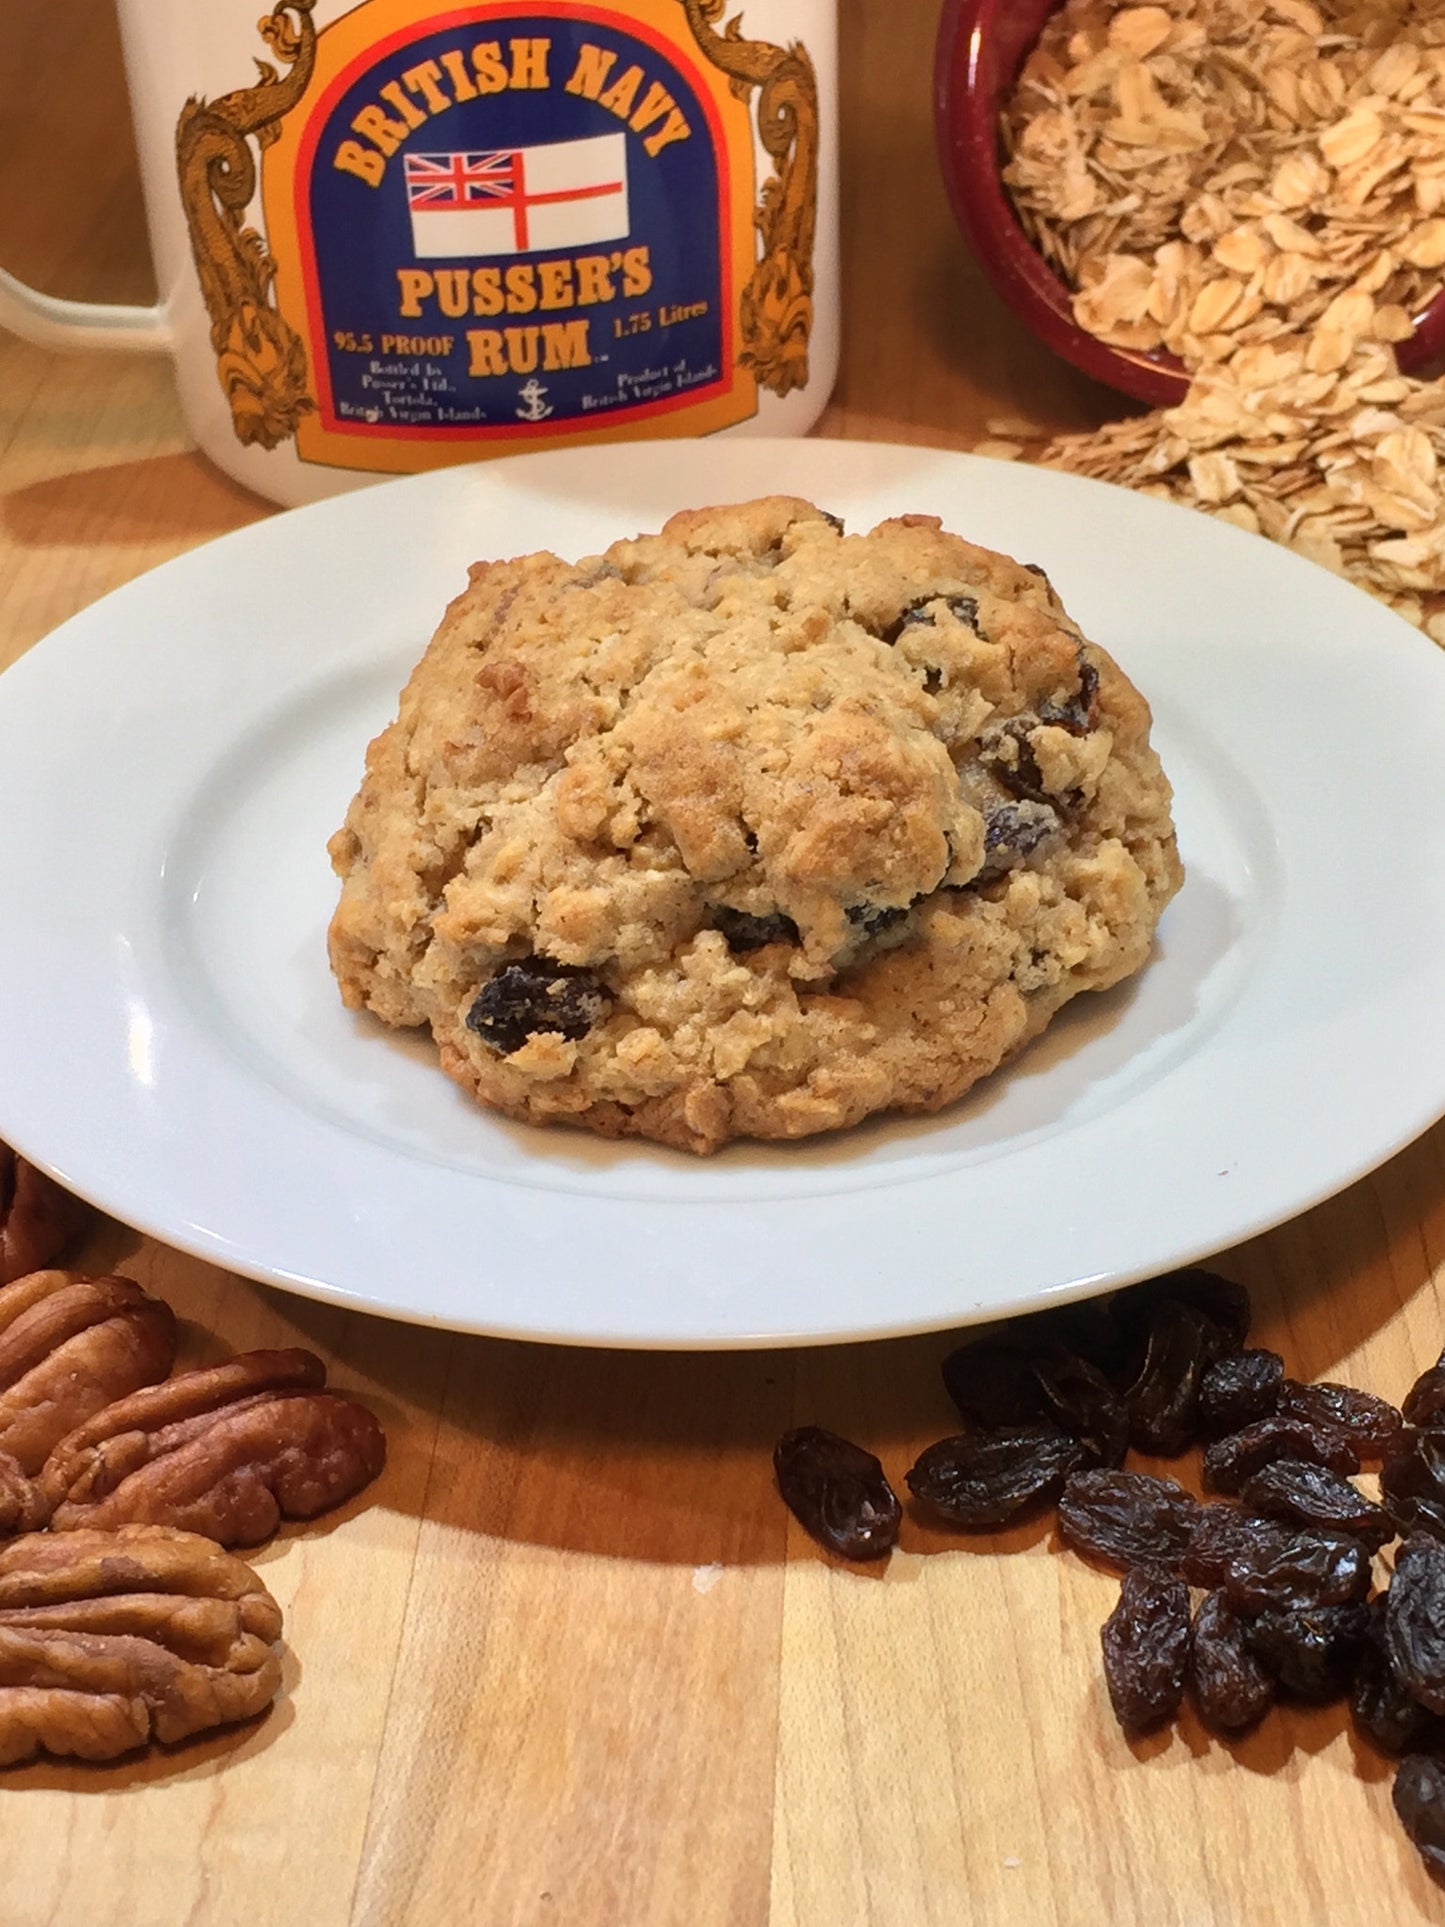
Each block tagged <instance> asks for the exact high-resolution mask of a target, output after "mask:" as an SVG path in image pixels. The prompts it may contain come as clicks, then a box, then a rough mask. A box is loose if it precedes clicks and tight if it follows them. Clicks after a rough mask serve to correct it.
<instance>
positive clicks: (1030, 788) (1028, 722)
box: [978, 716, 1049, 803]
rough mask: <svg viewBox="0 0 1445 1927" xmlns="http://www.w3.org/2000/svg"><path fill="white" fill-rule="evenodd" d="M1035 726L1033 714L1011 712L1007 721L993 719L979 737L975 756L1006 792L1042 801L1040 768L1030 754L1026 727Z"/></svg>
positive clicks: (1042, 784) (1033, 727)
mask: <svg viewBox="0 0 1445 1927" xmlns="http://www.w3.org/2000/svg"><path fill="white" fill-rule="evenodd" d="M1037 726H1038V718H1037V717H1036V716H1012V717H1010V718H1009V720H1008V721H1007V722H1003V723H993V724H990V726H989V727H988V728H987V729H986V730H984V732H983V733H982V735H981V736H980V737H979V742H978V753H979V757H980V759H981V760H982V762H983V763H984V765H985V766H986V767H987V769H988V772H989V774H990V775H991V776H992V777H993V778H994V780H995V781H996V782H997V783H999V784H1000V785H1001V786H1002V787H1003V788H1004V789H1006V790H1007V791H1008V792H1009V794H1010V796H1017V797H1022V798H1025V799H1026V800H1027V801H1028V802H1030V803H1046V802H1047V801H1048V800H1049V799H1048V792H1047V791H1046V789H1045V787H1044V777H1043V771H1042V770H1041V769H1040V768H1039V765H1038V758H1037V757H1036V756H1035V755H1034V750H1033V744H1032V743H1030V741H1029V731H1030V730H1031V729H1035V728H1037Z"/></svg>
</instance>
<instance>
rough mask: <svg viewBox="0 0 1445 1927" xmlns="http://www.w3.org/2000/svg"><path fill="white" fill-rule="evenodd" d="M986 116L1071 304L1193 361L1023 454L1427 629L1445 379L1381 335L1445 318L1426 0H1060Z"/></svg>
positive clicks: (1440, 539) (1440, 66)
mask: <svg viewBox="0 0 1445 1927" xmlns="http://www.w3.org/2000/svg"><path fill="white" fill-rule="evenodd" d="M1001 135H1002V145H1003V151H1004V155H1005V161H1004V167H1003V178H1004V182H1005V185H1006V187H1007V189H1008V191H1009V193H1010V194H1011V196H1012V198H1013V201H1014V205H1015V207H1016V209H1017V211H1018V214H1019V218H1020V221H1021V222H1022V223H1023V225H1024V227H1025V229H1026V231H1027V232H1028V234H1029V236H1030V238H1031V239H1032V241H1033V242H1034V245H1035V246H1036V247H1037V248H1038V250H1039V252H1040V253H1041V255H1042V256H1043V257H1044V258H1045V260H1047V261H1048V262H1049V264H1050V266H1051V267H1053V268H1054V270H1055V271H1056V272H1057V273H1058V274H1060V275H1061V276H1062V277H1063V278H1064V279H1065V280H1066V281H1067V283H1068V284H1069V285H1070V286H1071V287H1072V288H1073V289H1074V313H1075V317H1076V319H1077V320H1078V322H1079V323H1080V325H1081V326H1083V327H1085V328H1087V329H1088V330H1089V332H1090V333H1091V334H1093V335H1095V336H1096V337H1097V338H1098V339H1100V340H1102V341H1106V342H1109V343H1111V344H1114V345H1117V346H1120V347H1126V348H1131V349H1135V350H1139V351H1144V352H1157V351H1163V352H1166V353H1169V354H1172V355H1173V356H1175V357H1177V359H1178V361H1179V362H1180V363H1181V364H1182V366H1183V368H1184V369H1185V371H1186V373H1187V374H1188V376H1189V388H1188V392H1187V393H1186V395H1185V396H1184V399H1183V400H1182V401H1181V402H1180V403H1179V404H1178V405H1177V406H1174V407H1171V408H1164V409H1156V410H1154V411H1152V412H1151V413H1149V414H1146V415H1141V416H1136V417H1133V418H1131V419H1129V420H1126V421H1122V422H1115V423H1110V424H1107V425H1106V426H1105V427H1103V428H1101V429H1099V430H1098V431H1096V432H1094V433H1090V434H1084V435H1067V436H1060V437H1057V438H1055V439H1054V440H1053V441H1051V442H1048V443H1047V444H1046V445H1043V446H1037V445H1035V446H1034V447H1033V449H1032V450H1031V452H1032V453H1033V454H1034V456H1035V458H1036V459H1038V460H1040V461H1042V462H1043V463H1045V464H1046V465H1048V466H1051V467H1057V468H1065V469H1069V470H1072V471H1074V472H1076V473H1080V474H1086V475H1092V476H1096V477H1099V478H1101V479H1103V480H1107V481H1113V482H1119V483H1123V484H1126V485H1128V486H1131V487H1134V488H1139V489H1142V490H1144V491H1145V492H1147V493H1150V494H1154V495H1160V496H1165V497H1168V498H1170V499H1173V500H1175V501H1181V502H1185V503H1188V504H1190V505H1192V506H1194V507H1197V508H1202V509H1205V510H1207V511H1208V512H1210V513H1212V514H1215V515H1218V516H1220V517H1222V518H1223V519H1225V520H1227V521H1231V522H1234V523H1236V524H1237V525H1238V526H1240V527H1242V528H1245V529H1249V530H1251V531H1253V532H1257V533H1261V534H1264V535H1267V536H1269V537H1271V538H1272V539H1273V540H1275V541H1278V542H1282V543H1284V544H1285V545H1286V546H1288V547H1290V548H1293V549H1296V550H1298V551H1299V552H1300V553H1302V554H1304V555H1307V556H1309V557H1310V558H1311V559H1313V560H1315V561H1318V562H1321V563H1323V564H1324V565H1325V566H1326V567H1328V568H1331V569H1334V570H1335V571H1337V572H1338V573H1341V574H1344V575H1346V576H1348V577H1349V578H1350V579H1351V580H1353V581H1355V582H1356V583H1358V584H1359V586H1361V587H1362V588H1365V589H1367V590H1369V591H1370V592H1371V593H1373V594H1375V595H1376V596H1378V597H1380V598H1381V599H1382V600H1384V601H1386V602H1387V603H1389V604H1390V605H1391V606H1392V607H1394V608H1395V609H1397V610H1398V611H1399V612H1400V613H1401V614H1402V615H1404V616H1406V617H1407V618H1408V619H1409V620H1411V621H1413V622H1415V623H1417V624H1419V625H1420V626H1422V627H1423V628H1425V629H1426V630H1428V632H1429V633H1430V634H1431V635H1432V636H1433V637H1434V639H1435V640H1436V641H1437V642H1441V643H1445V511H1442V506H1441V502H1440V495H1439V485H1438V476H1437V470H1438V468H1439V465H1440V462H1441V460H1442V459H1445V385H1442V384H1441V383H1440V382H1437V381H1431V380H1424V379H1421V378H1419V377H1416V376H1414V375H1410V374H1406V373H1404V372H1403V371H1402V369H1401V367H1400V364H1399V361H1398V360H1397V357H1396V352H1395V350H1396V345H1397V344H1402V343H1409V344H1410V345H1411V347H1412V348H1413V349H1414V350H1415V351H1416V352H1417V353H1418V351H1419V347H1420V343H1421V341H1422V339H1424V340H1428V339H1429V338H1430V336H1431V332H1432V328H1433V327H1435V326H1439V325H1440V322H1441V320H1442V319H1445V316H1437V315H1435V314H1434V313H1433V312H1431V304H1432V303H1433V302H1434V301H1435V298H1436V296H1437V295H1438V294H1439V293H1440V290H1441V286H1442V283H1445V8H1441V7H1439V6H1437V5H1425V4H1416V3H1412V0H1319V3H1318V4H1315V0H1267V4H1260V0H1165V3H1164V4H1161V5H1148V6H1119V5H1115V4H1110V0H1067V4H1066V5H1064V6H1063V7H1061V8H1060V9H1059V10H1058V11H1057V12H1056V13H1055V14H1054V15H1052V16H1051V18H1050V19H1049V20H1048V22H1047V23H1046V25H1045V27H1044V30H1043V32H1042V34H1041V35H1040V37H1039V40H1038V42H1037V43H1036V45H1035V47H1034V48H1033V50H1032V51H1031V53H1030V54H1029V56H1028V58H1027V59H1026V60H1025V62H1024V65H1023V68H1022V70H1021V72H1020V74H1019V77H1018V80H1017V83H1016V85H1015V87H1014V90H1013V93H1012V95H1011V96H1010V98H1009V99H1008V101H1007V103H1006V106H1005V109H1004V112H1003V116H1002V127H1001ZM1441 306H1442V308H1445V304H1441ZM1422 316H1425V317H1426V319H1425V321H1424V323H1423V325H1422V324H1421V319H1420V318H1421V317H1422ZM1015 438H1016V439H1018V438H1017V431H1016V428H1015ZM1040 439H1042V438H1040ZM995 446H996V445H995ZM998 452H1003V451H1002V450H999V451H998Z"/></svg>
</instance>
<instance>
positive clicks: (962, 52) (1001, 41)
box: [934, 0, 1445, 406]
mask: <svg viewBox="0 0 1445 1927" xmlns="http://www.w3.org/2000/svg"><path fill="white" fill-rule="evenodd" d="M1059 4H1060V0H944V8H943V18H942V21H941V22H940V25H939V30H938V46H937V52H936V56H935V62H934V129H935V132H936V134H937V138H938V157H939V161H940V163H941V165H942V168H943V178H944V183H945V185H946V186H947V188H948V197H949V200H950V201H951V202H952V204H953V212H954V216H955V218H956V219H957V221H958V225H959V226H960V228H962V230H963V232H964V234H965V236H966V237H967V238H968V240H969V241H970V242H971V244H972V246H973V249H974V252H975V254H976V255H977V256H978V258H979V261H980V262H981V263H982V265H983V268H984V272H985V273H986V274H987V275H988V277H989V279H990V281H992V283H993V285H994V286H995V288H997V289H998V291H999V293H1000V294H1001V295H1002V296H1003V298H1004V300H1005V301H1006V302H1007V303H1008V304H1009V306H1010V307H1011V308H1012V309H1013V311H1014V313H1015V314H1016V315H1018V317H1019V319H1020V320H1021V321H1023V322H1025V323H1027V325H1028V326H1029V327H1030V328H1031V329H1032V330H1033V332H1034V333H1035V334H1036V335H1038V336H1039V337H1040V339H1041V340H1043V341H1045V342H1047V344H1048V345H1049V347H1050V348H1052V349H1053V350H1054V351H1055V353H1056V354H1059V355H1062V356H1063V358H1064V360H1065V361H1068V362H1072V363H1073V365H1074V367H1076V368H1081V369H1082V370H1083V371H1084V373H1085V374H1086V375H1092V376H1093V377H1094V379H1095V380H1096V381H1102V382H1106V383H1107V384H1108V385H1109V387H1111V388H1117V389H1120V390H1122V392H1123V393H1124V394H1126V395H1133V396H1135V397H1137V399H1138V400H1140V401H1147V402H1152V403H1154V404H1155V405H1156V406H1159V405H1163V406H1169V405H1172V404H1173V403H1175V402H1179V401H1182V400H1183V399H1184V393H1185V390H1186V388H1187V387H1188V385H1189V383H1188V377H1187V376H1186V374H1185V372H1184V369H1183V366H1182V364H1181V363H1180V362H1179V361H1178V360H1177V358H1176V357H1175V356H1173V355H1171V354H1167V353H1165V352H1164V351H1163V350H1162V349H1160V350H1156V351H1154V352H1152V353H1148V354H1146V353H1143V352H1141V351H1139V350H1137V349H1133V348H1113V347H1110V346H1108V345H1107V344H1106V343H1104V342H1102V341H1099V340H1097V339H1096V338H1095V336H1093V335H1091V334H1090V333H1089V332H1088V331H1087V330H1086V329H1084V328H1081V327H1080V326H1079V324H1078V323H1077V322H1076V321H1075V320H1074V315H1073V299H1072V296H1071V294H1070V291H1069V289H1068V288H1067V287H1066V286H1065V285H1064V283H1063V282H1062V281H1061V280H1060V279H1059V277H1058V276H1057V275H1056V274H1055V273H1054V271H1053V269H1052V268H1050V267H1049V266H1048V264H1047V262H1045V260H1044V258H1043V256H1042V255H1041V254H1040V253H1039V252H1038V250H1037V249H1036V248H1035V247H1034V245H1033V243H1032V242H1031V241H1030V240H1029V238H1028V236H1027V235H1026V234H1025V233H1024V231H1023V229H1022V228H1021V227H1020V226H1019V221H1018V216H1017V215H1016V214H1015V213H1014V210H1013V205H1012V203H1011V202H1010V200H1009V198H1008V195H1007V194H1006V193H1005V192H1004V188H1003V183H1002V182H1001V181H1000V179H999V142H998V121H999V110H1000V108H1001V106H1002V104H1003V101H1004V99H1005V97H1006V95H1007V94H1008V91H1009V89H1010V88H1011V87H1012V86H1013V83H1014V81H1015V80H1016V79H1017V77H1018V71H1019V68H1020V67H1021V66H1022V65H1023V62H1024V56H1025V55H1026V54H1027V53H1028V51H1029V49H1030V48H1031V47H1032V46H1033V44H1034V42H1035V41H1036V40H1037V39H1038V37H1039V33H1040V31H1041V30H1042V28H1043V24H1044V22H1045V20H1047V19H1048V17H1049V15H1050V14H1051V13H1053V12H1054V11H1055V10H1056V8H1057V7H1058V5H1059ZM1442 350H1445V294H1441V295H1436V296H1435V297H1434V298H1433V299H1432V300H1431V301H1429V302H1428V303H1427V304H1426V306H1425V307H1424V308H1423V309H1422V310H1421V311H1420V313H1419V314H1417V315H1416V316H1415V332H1414V334H1413V335H1411V337H1410V338H1409V340H1408V341H1402V342H1400V343H1398V345H1397V346H1396V349H1395V352H1396V355H1397V356H1398V358H1399V362H1400V366H1401V368H1403V369H1406V370H1407V371H1408V370H1413V369H1417V368H1420V367H1422V366H1424V365H1425V364H1426V363H1427V362H1430V361H1433V360H1435V359H1436V357H1437V356H1439V355H1440V353H1441V352H1442Z"/></svg>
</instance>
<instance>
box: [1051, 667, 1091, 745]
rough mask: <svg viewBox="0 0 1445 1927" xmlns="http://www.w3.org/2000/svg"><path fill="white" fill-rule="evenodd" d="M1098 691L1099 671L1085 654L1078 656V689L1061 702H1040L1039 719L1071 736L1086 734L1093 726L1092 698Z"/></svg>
mask: <svg viewBox="0 0 1445 1927" xmlns="http://www.w3.org/2000/svg"><path fill="white" fill-rule="evenodd" d="M1098 693H1099V672H1098V670H1097V669H1096V668H1095V667H1094V665H1093V663H1091V662H1090V661H1089V660H1088V658H1087V657H1086V656H1082V655H1081V656H1080V657H1079V690H1078V694H1077V695H1075V696H1071V697H1070V698H1069V700H1068V701H1067V702H1063V703H1040V704H1039V721H1040V722H1041V723H1054V724H1055V725H1057V727H1058V728H1060V729H1066V730H1068V732H1069V734H1070V735H1071V736H1086V735H1087V734H1088V732H1089V731H1090V730H1091V729H1092V728H1093V727H1094V700H1095V698H1096V697H1097V695H1098Z"/></svg>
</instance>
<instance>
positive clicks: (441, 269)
mask: <svg viewBox="0 0 1445 1927" xmlns="http://www.w3.org/2000/svg"><path fill="white" fill-rule="evenodd" d="M315 4H316V0H288V3H287V4H282V5H278V6H277V7H276V8H275V10H274V12H272V13H271V14H269V15H267V16H266V17H265V18H264V19H263V20H262V21H261V22H260V31H261V33H262V35H263V37H264V38H265V39H266V40H267V42H268V43H269V44H270V46H271V48H272V49H273V51H274V52H275V53H276V54H278V55H279V56H280V57H281V59H282V61H283V62H284V63H285V70H284V71H279V72H278V70H277V68H276V67H274V66H272V65H271V64H270V63H262V80H261V83H260V85H258V86H255V87H251V88H246V89H240V90H238V91H237V92H235V93H233V94H229V95H226V96H223V97H221V98H220V99H217V100H215V101H213V102H209V103H207V102H201V101H192V102H189V103H187V107H186V109H185V111H184V112H183V114H182V116H181V119H180V122H179V125H178V127H177V156H178V166H179V170H180V184H181V195H182V201H183V203H184V205H185V208H186V214H187V220H188V223H189V226H190V234H191V242H192V250H193V253H194V255H195V260H196V266H197V271H198V273H199V275H200V280H201V287H202V292H203V294H204V296H205V300H206V305H207V308H208V311H209V313H210V316H211V321H212V329H211V334H212V341H213V344H214V346H215V348H216V353H217V372H218V375H219V377H220V379H221V382H222V385H223V387H224V388H225V389H226V392H227V395H228V397H229V399H230V402H231V407H232V415H233V420H234V422H235V427H236V433H237V436H238V438H239V439H240V440H242V441H244V442H252V441H254V442H260V443H261V444H262V445H263V446H265V447H268V448H270V447H274V446H276V445H277V443H279V442H280V441H282V440H284V439H287V438H290V437H293V436H294V438H295V444H296V449H297V453H298V454H299V455H300V457H301V459H302V460H304V461H310V462H320V463H328V464H332V465H338V466H342V467H350V468H363V469H370V470H391V471H398V472H400V471H406V470H411V469H418V468H425V467H432V466H435V465H437V464H438V463H441V462H446V461H464V460H468V459H472V458H474V457H475V456H476V455H478V454H481V453H484V452H488V451H489V450H495V451H496V452H501V451H502V449H504V448H505V449H507V450H514V449H516V448H518V447H527V446H537V447H547V446H559V445H567V444H570V443H578V442H587V441H593V440H601V439H607V438H613V437H616V436H619V435H626V436H629V437H636V436H642V435H649V434H705V433H709V432H711V431H713V430H716V429H719V428H723V427H727V426H729V425H731V424H733V423H735V422H739V421H742V420H745V419H746V418H747V417H749V416H751V415H753V414H755V413H756V410H757V396H758V388H759V385H760V383H761V384H762V385H765V386H767V387H769V388H772V389H774V390H775V391H776V392H778V393H786V392H788V389H789V388H791V387H797V386H802V385H804V384H805V383H806V380H807V341H808V335H809V331H810V326H811V312H812V310H811V290H812V240H813V218H814V209H815V200H816V174H815V156H816V93H815V91H814V90H813V86H812V70H811V64H810V63H809V62H808V57H807V54H806V51H805V50H804V49H802V48H800V47H797V46H794V47H792V48H790V49H787V50H786V51H785V50H783V49H780V48H773V47H769V46H766V45H765V43H761V42H748V41H744V40H742V39H741V38H740V37H739V36H738V34H737V33H736V32H735V31H734V29H733V28H730V29H729V30H728V32H727V33H726V34H719V33H716V32H715V31H714V30H713V27H712V16H713V13H714V12H715V9H714V8H712V7H711V6H710V5H709V4H708V0H617V4H614V5H611V6H608V5H604V4H591V0H510V4H509V3H508V0H491V4H486V5H476V4H473V5H462V6H452V7H436V8H428V7H427V6H426V5H425V4H419V0H362V4H360V5H358V6H356V7H354V8H352V9H351V10H350V11H349V12H347V13H345V14H343V15H342V17H341V18H340V19H338V20H336V21H334V22H333V23H332V24H331V25H330V26H328V27H326V28H324V29H322V30H321V31H319V32H318V31H317V30H316V29H315V27H314V24H313V21H312V18H311V16H312V12H313V8H314V6H315ZM735 26H736V23H734V27H735ZM754 88H757V89H759V90H760V99H759V102H758V112H759V116H760V121H761V117H762V114H763V111H764V107H763V101H764V100H765V99H767V97H768V96H769V90H771V94H772V96H773V100H772V102H771V103H770V104H772V105H774V106H775V107H781V108H782V110H783V113H784V115H785V116H786V124H787V126H788V127H789V128H790V129H791V132H790V134H789V136H788V141H787V144H786V145H785V146H784V147H782V148H779V147H778V146H777V143H776V141H772V142H770V143H769V148H768V152H769V155H770V156H771V157H772V158H773V160H774V164H775V167H776V168H777V172H776V173H775V174H774V175H773V176H772V177H770V178H769V180H768V181H767V182H765V183H764V185H763V188H762V190H761V192H760V190H759V186H758V181H757V166H756V162H755V146H754V136H753V123H752V101H751V98H750V97H751V95H752V91H753V89H754ZM218 157H219V159H218ZM258 161H259V167H258V165H257V163H258ZM258 173H259V185H260V201H261V207H262V209H263V212H264V221H265V238H264V241H263V240H262V239H261V237H260V236H259V235H258V234H257V233H256V232H255V230H254V229H252V228H247V227H245V226H243V219H244V218H245V211H246V209H247V207H248V205H249V203H250V201H251V197H252V193H253V191H254V187H255V184H256V176H257V174H258ZM242 190H245V198H244V199H242ZM760 247H761V252H760Z"/></svg>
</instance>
